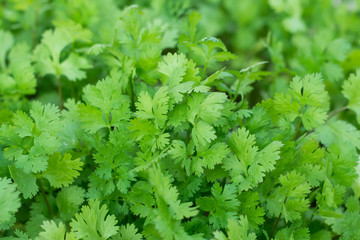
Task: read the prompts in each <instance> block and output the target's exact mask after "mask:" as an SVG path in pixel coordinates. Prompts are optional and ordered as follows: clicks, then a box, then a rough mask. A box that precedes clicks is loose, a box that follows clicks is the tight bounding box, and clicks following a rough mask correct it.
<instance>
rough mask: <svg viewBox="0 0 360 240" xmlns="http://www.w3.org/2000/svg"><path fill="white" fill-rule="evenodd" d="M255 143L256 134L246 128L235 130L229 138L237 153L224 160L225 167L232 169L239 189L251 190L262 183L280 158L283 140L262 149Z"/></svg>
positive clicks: (227, 169)
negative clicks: (250, 132)
mask: <svg viewBox="0 0 360 240" xmlns="http://www.w3.org/2000/svg"><path fill="white" fill-rule="evenodd" d="M255 143H256V141H255V135H252V134H249V131H247V130H246V129H245V128H239V129H238V130H237V132H233V133H232V135H231V138H230V139H229V145H230V147H231V149H232V151H233V153H234V154H235V155H230V156H229V157H228V158H227V159H225V160H224V165H223V168H224V169H225V170H226V171H230V172H229V173H230V176H231V181H232V182H233V183H234V184H235V185H236V186H238V188H239V191H244V190H245V191H246V190H249V189H251V188H253V187H255V186H256V185H257V184H259V183H261V182H262V181H263V178H264V177H265V173H266V172H270V171H272V170H274V169H275V167H274V166H275V164H276V161H277V160H278V159H279V158H280V156H279V154H280V152H279V150H280V148H281V147H282V146H283V144H282V143H281V142H279V141H274V142H272V143H270V144H269V145H268V146H266V147H265V148H264V149H263V150H261V151H259V150H258V147H257V146H256V145H255Z"/></svg>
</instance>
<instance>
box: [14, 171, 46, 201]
mask: <svg viewBox="0 0 360 240" xmlns="http://www.w3.org/2000/svg"><path fill="white" fill-rule="evenodd" d="M9 170H10V174H11V177H12V179H14V181H15V183H16V184H17V187H18V188H19V190H20V191H21V192H22V194H23V197H24V198H32V197H33V196H35V194H36V193H37V192H38V191H39V187H38V185H37V184H36V176H35V175H34V174H32V173H25V172H23V171H22V170H21V169H18V168H15V167H14V166H11V165H10V166H9Z"/></svg>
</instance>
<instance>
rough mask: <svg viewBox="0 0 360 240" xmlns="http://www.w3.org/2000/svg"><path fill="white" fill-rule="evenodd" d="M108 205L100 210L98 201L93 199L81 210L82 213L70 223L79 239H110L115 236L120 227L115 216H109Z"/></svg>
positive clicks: (77, 214) (76, 215)
mask: <svg viewBox="0 0 360 240" xmlns="http://www.w3.org/2000/svg"><path fill="white" fill-rule="evenodd" d="M107 213H108V209H107V207H106V205H103V206H102V207H101V208H100V202H99V201H98V200H94V199H91V200H90V201H89V205H88V206H83V207H82V208H81V213H76V214H75V218H74V219H73V220H72V221H71V222H70V226H71V229H72V231H73V232H74V233H75V236H76V237H77V238H79V239H88V240H92V239H99V240H100V239H108V238H109V237H111V236H113V235H115V234H116V233H117V232H118V230H119V227H118V226H116V223H117V220H116V218H115V216H114V215H108V216H106V215H107Z"/></svg>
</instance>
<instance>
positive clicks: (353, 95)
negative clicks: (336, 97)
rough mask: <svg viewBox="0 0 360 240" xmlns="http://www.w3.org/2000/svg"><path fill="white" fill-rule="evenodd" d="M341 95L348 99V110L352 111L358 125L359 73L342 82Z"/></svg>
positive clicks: (359, 121) (359, 105)
mask: <svg viewBox="0 0 360 240" xmlns="http://www.w3.org/2000/svg"><path fill="white" fill-rule="evenodd" d="M342 88H343V90H342V94H344V96H345V97H346V98H347V99H348V101H349V103H348V105H347V107H348V108H350V109H351V110H353V111H354V112H355V113H356V115H357V118H356V120H357V122H358V123H360V95H359V93H358V89H360V71H359V72H356V74H350V76H349V78H348V79H347V80H346V81H344V84H343V87H342Z"/></svg>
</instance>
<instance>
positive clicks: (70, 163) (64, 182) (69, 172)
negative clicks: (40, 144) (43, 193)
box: [43, 153, 83, 188]
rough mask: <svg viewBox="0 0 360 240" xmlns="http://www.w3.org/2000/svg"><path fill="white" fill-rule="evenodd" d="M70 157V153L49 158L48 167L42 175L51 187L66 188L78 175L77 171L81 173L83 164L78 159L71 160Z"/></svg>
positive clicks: (57, 154)
mask: <svg viewBox="0 0 360 240" xmlns="http://www.w3.org/2000/svg"><path fill="white" fill-rule="evenodd" d="M71 157H72V156H71V154H70V153H65V154H64V156H61V155H60V154H59V153H56V154H54V155H52V156H50V158H49V161H48V164H49V165H48V168H47V169H46V171H45V172H44V173H43V177H45V178H46V179H47V180H49V182H50V185H51V186H53V187H55V188H60V187H63V186H65V187H66V186H68V185H69V184H70V183H72V182H73V181H74V179H75V178H76V177H78V176H79V175H80V173H79V171H81V166H82V165H83V163H82V162H81V161H80V158H77V159H74V160H71Z"/></svg>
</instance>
